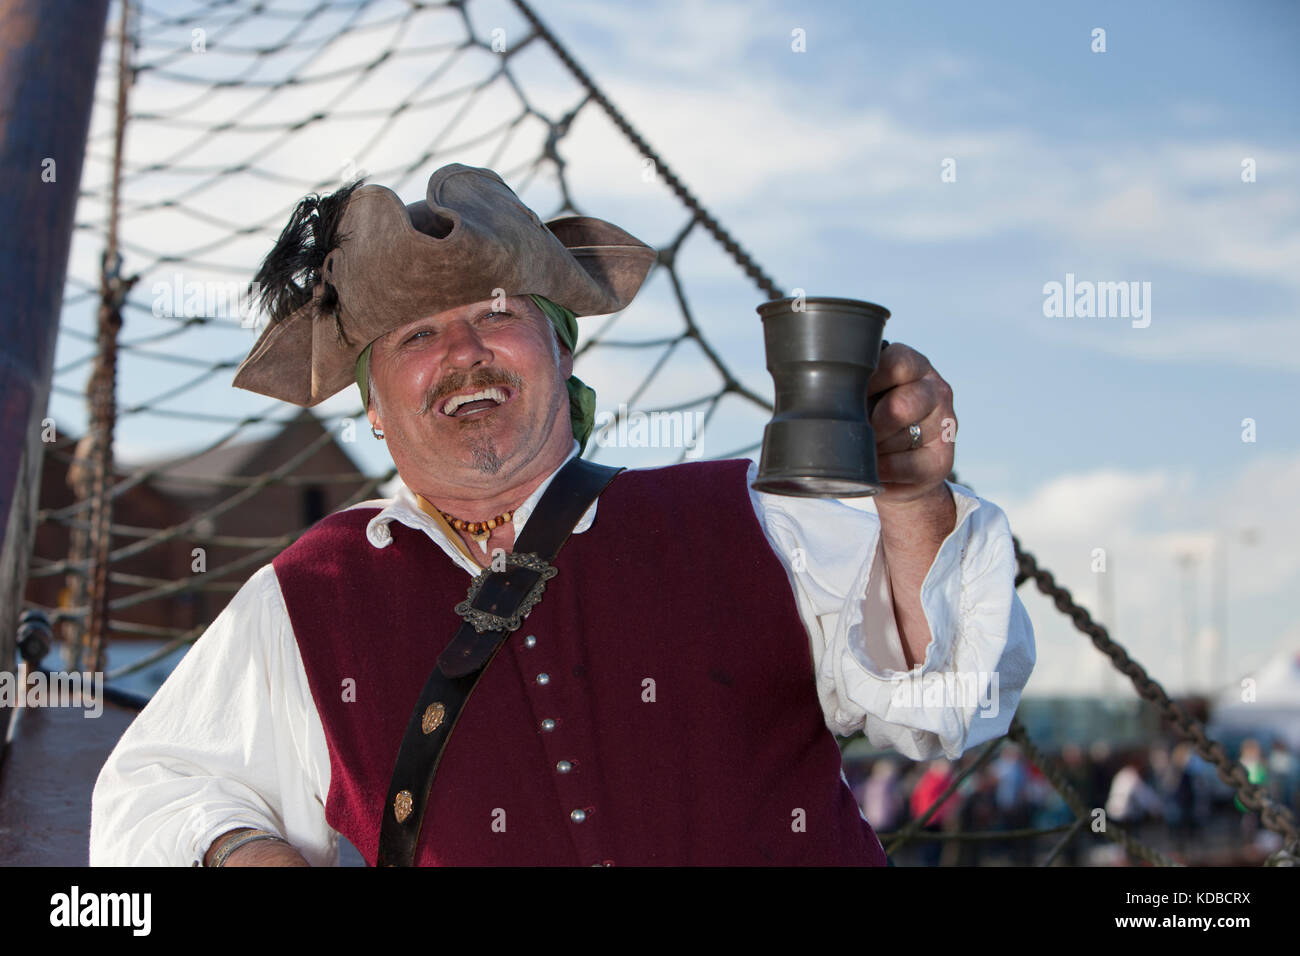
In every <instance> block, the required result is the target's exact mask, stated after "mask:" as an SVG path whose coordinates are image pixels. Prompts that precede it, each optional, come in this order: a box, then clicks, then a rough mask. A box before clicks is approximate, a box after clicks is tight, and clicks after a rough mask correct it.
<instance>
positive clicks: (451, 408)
mask: <svg viewBox="0 0 1300 956" xmlns="http://www.w3.org/2000/svg"><path fill="white" fill-rule="evenodd" d="M513 394H514V393H513V392H512V390H510V389H508V388H503V387H501V386H496V385H493V386H489V387H487V388H480V389H478V390H477V391H472V392H470V391H466V392H460V393H458V394H456V395H452V396H451V397H450V398H448V399H446V400H445V401H443V403H442V405H441V407H440V408H439V411H441V412H442V414H444V415H446V416H447V417H448V418H468V417H470V416H472V415H481V414H483V413H484V412H487V411H490V410H492V409H494V408H497V407H499V406H501V405H504V404H505V403H506V402H508V401H510V399H511V398H512V397H513Z"/></svg>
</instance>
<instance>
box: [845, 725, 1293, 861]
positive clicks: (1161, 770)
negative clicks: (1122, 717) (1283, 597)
mask: <svg viewBox="0 0 1300 956" xmlns="http://www.w3.org/2000/svg"><path fill="white" fill-rule="evenodd" d="M979 749H981V748H977V749H976V750H975V751H972V752H971V753H968V754H965V755H963V757H962V759H961V760H960V761H959V762H958V763H956V764H954V763H952V762H950V761H948V760H945V759H937V760H931V761H928V762H924V763H917V764H913V763H910V762H908V761H906V760H903V759H902V758H900V757H897V756H882V757H879V758H877V759H875V760H874V761H871V762H870V763H868V764H867V765H865V766H860V767H858V768H856V769H857V770H858V771H859V776H860V780H859V782H858V784H857V786H856V787H855V788H854V792H855V793H856V795H857V796H858V800H859V803H860V805H861V807H862V810H863V813H864V814H865V815H866V817H867V820H868V821H869V822H870V823H871V825H872V827H873V828H874V829H875V830H876V832H877V833H880V834H885V835H886V836H885V837H884V838H883V842H884V843H885V845H886V847H888V845H889V839H888V834H891V833H893V832H896V831H897V830H899V829H900V828H901V827H903V826H905V825H906V824H907V823H909V822H910V821H913V820H917V819H919V818H921V817H922V816H923V815H924V814H925V813H926V811H927V810H929V809H930V807H931V806H933V805H934V803H935V801H936V800H938V798H939V797H940V796H942V795H943V793H944V792H945V791H947V789H948V788H949V786H950V785H951V784H952V782H953V780H954V779H955V777H956V776H957V775H958V774H959V773H960V772H961V770H962V768H964V767H966V766H969V765H970V764H972V763H974V762H975V760H976V759H977V757H978V753H979ZM1228 752H1229V754H1230V755H1232V756H1235V757H1236V758H1237V759H1238V760H1239V761H1240V762H1241V764H1242V765H1243V766H1244V767H1245V769H1246V774H1247V778H1248V779H1249V780H1250V782H1251V783H1256V784H1260V785H1262V786H1264V787H1265V788H1266V789H1267V790H1268V792H1269V794H1270V795H1271V796H1272V798H1273V799H1274V800H1275V801H1277V802H1278V803H1279V804H1281V805H1283V806H1286V807H1289V808H1291V810H1292V811H1293V812H1296V813H1297V814H1298V815H1300V806H1298V805H1297V797H1298V796H1300V761H1297V759H1296V755H1295V754H1294V753H1292V751H1291V750H1290V749H1289V748H1288V747H1287V746H1286V744H1285V743H1284V742H1283V741H1281V740H1274V741H1270V742H1267V743H1265V742H1262V741H1261V740H1256V739H1246V740H1244V741H1242V742H1241V743H1240V745H1239V746H1238V747H1237V748H1236V750H1235V752H1234V751H1233V750H1232V749H1229V751H1228ZM1053 756H1054V757H1055V759H1056V760H1057V761H1058V763H1059V764H1060V765H1061V766H1062V767H1063V769H1064V772H1065V774H1066V776H1067V778H1068V779H1069V780H1070V782H1071V783H1072V784H1073V785H1074V788H1075V790H1076V791H1077V792H1078V793H1079V796H1080V798H1081V799H1082V800H1083V803H1084V805H1085V806H1086V807H1088V808H1089V819H1088V821H1087V822H1086V823H1085V825H1084V826H1085V829H1084V831H1083V832H1081V833H1078V834H1076V835H1075V836H1074V838H1073V839H1071V840H1070V842H1069V843H1068V844H1067V845H1066V847H1065V849H1064V850H1062V851H1061V853H1060V856H1059V861H1060V864H1063V865H1066V866H1079V865H1087V864H1088V863H1089V862H1090V861H1089V859H1088V858H1087V856H1086V854H1087V852H1088V850H1089V848H1090V847H1098V846H1101V847H1103V851H1104V850H1105V844H1104V841H1102V840H1101V839H1100V838H1099V837H1098V836H1097V834H1096V833H1095V832H1094V830H1095V827H1096V825H1097V824H1098V822H1103V823H1104V822H1109V821H1115V822H1119V823H1121V824H1123V825H1124V826H1125V828H1127V829H1128V830H1129V831H1130V832H1132V833H1133V834H1134V836H1136V837H1137V838H1138V839H1139V840H1141V841H1142V842H1143V843H1145V844H1147V845H1152V846H1154V847H1155V848H1156V849H1159V850H1160V851H1161V852H1163V853H1165V854H1167V855H1172V856H1174V857H1175V858H1177V859H1179V860H1182V861H1184V862H1196V861H1197V860H1198V859H1201V858H1203V857H1204V856H1205V855H1206V854H1208V853H1209V852H1210V851H1211V849H1212V844H1214V843H1215V841H1216V840H1217V841H1218V842H1219V843H1223V844H1225V845H1228V846H1227V849H1228V850H1230V849H1231V846H1230V845H1231V844H1234V843H1235V844H1237V845H1246V846H1249V845H1251V844H1252V843H1254V841H1255V840H1256V839H1257V838H1260V837H1267V836H1270V835H1269V834H1265V833H1261V830H1260V824H1259V816H1258V814H1255V813H1248V812H1246V810H1245V807H1244V806H1242V804H1241V803H1240V802H1239V801H1238V800H1237V798H1236V796H1235V794H1234V791H1233V789H1232V788H1231V787H1229V786H1228V785H1227V784H1225V783H1223V782H1222V781H1220V780H1219V778H1218V773H1217V771H1216V770H1215V768H1214V767H1213V765H1212V764H1210V763H1208V762H1207V761H1206V760H1204V759H1203V758H1202V757H1201V756H1200V755H1199V754H1198V753H1197V752H1196V750H1195V749H1194V748H1193V746H1192V745H1191V744H1190V743H1187V742H1185V741H1179V742H1173V741H1161V742H1159V743H1157V744H1155V745H1152V746H1150V747H1146V748H1140V749H1120V750H1112V749H1111V748H1110V747H1109V746H1107V745H1106V744H1105V743H1094V744H1092V745H1091V746H1090V747H1088V748H1087V749H1086V750H1085V749H1084V748H1083V747H1080V746H1078V745H1075V744H1068V745H1066V746H1065V747H1064V748H1062V750H1061V751H1060V752H1059V753H1056V754H1053ZM850 779H852V778H850ZM1074 821H1075V816H1074V814H1073V813H1072V812H1071V810H1070V808H1069V806H1068V805H1067V804H1066V802H1065V800H1064V799H1063V798H1062V797H1061V795H1060V794H1059V793H1057V791H1056V788H1055V787H1053V786H1052V784H1051V782H1050V781H1048V780H1047V778H1046V777H1044V776H1043V774H1042V772H1041V771H1040V770H1039V769H1038V768H1037V767H1035V766H1034V765H1033V764H1032V763H1030V762H1029V761H1028V760H1027V759H1026V758H1025V756H1024V755H1023V754H1022V753H1021V751H1020V748H1019V747H1017V746H1016V745H1015V744H1013V743H1011V742H1009V741H1008V742H1006V743H1004V744H1003V745H1002V747H1001V748H1000V750H999V752H998V755H997V757H996V758H995V759H994V760H993V761H992V762H991V763H989V764H987V765H985V766H984V767H983V768H982V769H980V770H979V771H977V772H975V773H973V774H970V775H968V776H967V777H966V778H965V779H964V780H962V782H961V784H960V785H959V786H958V788H957V790H956V791H955V792H954V793H952V794H951V795H950V796H949V797H948V798H947V799H946V800H944V802H943V804H942V805H941V806H940V807H939V808H938V809H937V810H935V812H934V813H933V814H931V815H930V817H929V819H928V821H927V823H926V824H925V826H924V827H923V829H924V830H925V831H926V832H928V833H932V834H943V833H954V832H957V831H960V832H964V833H990V832H1000V831H1007V833H1008V836H1007V838H1006V839H996V838H995V839H992V840H981V841H955V840H917V841H912V842H911V843H910V844H909V846H908V847H907V848H905V850H904V851H903V853H902V854H901V855H899V856H897V857H896V860H897V861H898V862H900V863H904V862H906V863H910V864H913V865H923V866H936V865H958V866H969V865H983V864H990V863H1003V864H1011V865H1017V866H1027V865H1034V864H1037V863H1040V862H1041V861H1042V860H1043V859H1044V858H1045V857H1046V855H1047V853H1048V852H1050V849H1051V848H1052V847H1055V846H1056V845H1057V844H1058V843H1059V842H1060V841H1061V840H1062V839H1063V838H1064V833H1065V831H1062V832H1060V833H1056V834H1046V835H1042V836H1038V837H1033V838H1016V837H1014V836H1013V835H1012V831H1017V830H1033V829H1046V828H1050V827H1057V826H1063V825H1069V824H1072V823H1074ZM1112 852H1114V851H1112ZM1121 859H1122V857H1121ZM1092 862H1096V861H1092Z"/></svg>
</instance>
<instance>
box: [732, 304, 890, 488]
mask: <svg viewBox="0 0 1300 956" xmlns="http://www.w3.org/2000/svg"><path fill="white" fill-rule="evenodd" d="M758 314H759V315H760V316H761V317H762V319H763V339H764V342H765V345H766V349H767V370H768V371H769V372H770V373H771V374H772V381H773V383H774V384H775V386H776V408H775V411H774V412H773V415H772V420H771V421H770V422H769V423H768V425H767V427H766V428H765V429H764V430H763V455H762V458H761V459H760V461H759V465H758V477H757V478H756V479H755V481H754V489H755V490H756V491H766V492H770V493H772V494H778V495H795V496H798V497H802V498H855V497H863V496H865V495H874V494H876V493H877V492H879V491H880V490H881V489H880V479H879V478H878V477H877V475H876V440H875V435H874V434H873V433H872V430H871V424H870V422H869V421H868V419H867V380H868V379H869V378H871V373H872V372H873V371H875V368H876V363H877V362H878V360H879V357H880V349H881V335H882V334H883V333H884V329H885V320H886V319H888V318H889V310H888V309H885V308H883V307H881V306H879V305H876V304H875V303H872V302H862V301H860V300H858V299H835V298H824V297H822V298H804V297H800V298H787V299H775V300H773V301H771V302H764V303H763V304H762V305H760V306H759V307H758Z"/></svg>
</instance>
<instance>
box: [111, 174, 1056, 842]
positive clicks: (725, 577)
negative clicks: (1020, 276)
mask: <svg viewBox="0 0 1300 956" xmlns="http://www.w3.org/2000/svg"><path fill="white" fill-rule="evenodd" d="M654 260H655V252H654V250H653V249H651V248H650V247H649V246H646V245H645V244H644V243H641V242H640V241H638V240H637V239H635V238H634V237H633V236H631V235H629V234H628V233H627V232H625V231H623V230H622V229H620V228H618V227H617V226H614V225H612V224H611V223H608V222H604V221H602V220H599V219H593V218H589V217H565V218H562V219H556V220H553V221H551V222H548V223H543V222H542V221H541V220H540V219H539V218H538V217H537V216H536V214H535V213H533V212H532V211H531V210H529V209H528V208H527V207H526V206H524V205H523V204H522V203H521V202H520V201H519V199H518V198H517V197H516V195H515V194H514V193H513V192H512V191H511V190H510V189H509V187H507V186H506V184H505V183H504V182H503V181H502V180H501V179H500V177H498V176H497V175H496V173H494V172H492V171H491V170H487V169H478V168H471V167H467V166H462V165H451V166H446V167H443V168H442V169H439V170H438V171H436V172H435V173H434V174H433V176H432V177H431V179H430V180H429V184H428V189H427V194H426V198H425V199H424V200H422V201H419V202H416V203H412V204H410V205H403V204H402V202H401V201H400V200H399V199H398V198H397V196H396V195H395V194H394V193H393V192H391V191H390V190H388V189H386V188H384V187H380V186H372V185H365V186H357V187H349V188H346V189H343V190H341V191H339V192H337V193H335V194H333V195H331V196H327V197H324V198H320V197H309V198H308V199H307V200H304V202H303V203H302V204H300V205H299V207H298V209H297V210H296V211H295V214H294V216H293V218H292V220H291V221H290V223H289V225H288V226H287V227H286V229H285V230H284V232H283V234H282V235H281V237H280V239H279V241H278V242H277V244H276V246H275V248H274V250H273V251H272V253H271V254H270V255H269V256H268V258H267V260H266V262H265V263H264V264H263V267H262V271H261V272H260V273H259V275H258V282H259V283H260V286H261V289H262V296H263V301H264V302H265V304H266V306H267V309H268V312H269V314H270V319H271V321H270V324H269V326H268V327H267V329H266V331H265V332H264V333H263V334H262V336H261V337H260V338H259V340H258V342H257V343H256V345H255V346H254V348H253V350H252V352H251V353H250V355H249V356H248V358H247V359H246V361H245V362H244V363H243V365H242V366H241V368H240V370H239V372H238V374H237V376H236V379H235V384H236V385H237V386H239V387H242V388H247V389H251V390H253V391H256V392H260V393H262V394H265V395H270V396H274V397H277V398H280V399H283V400H285V401H288V402H292V403H294V404H297V405H303V406H312V405H315V404H317V403H319V402H321V401H323V400H324V399H326V398H328V397H330V396H331V395H334V394H336V393H337V392H339V391H341V390H342V389H344V388H345V387H347V386H348V385H349V384H350V383H351V382H353V381H356V383H357V384H358V386H359V387H360V389H361V392H362V395H363V398H364V399H365V402H366V407H367V410H368V411H367V414H368V416H369V419H370V422H371V425H372V428H373V432H374V434H375V436H376V437H377V438H379V439H381V440H383V441H384V442H386V443H387V446H388V449H389V451H390V453H391V454H392V457H393V461H394V462H395V464H396V466H397V470H398V473H399V476H400V478H401V480H402V484H401V486H400V487H399V488H398V490H397V493H396V495H395V497H393V498H392V499H386V500H380V501H370V502H365V503H363V504H360V505H356V506H354V507H352V508H348V509H345V510H343V511H340V512H337V513H335V514H333V515H330V516H328V517H326V518H325V519H323V520H322V521H320V522H319V523H317V524H316V525H315V526H314V527H313V528H312V529H311V530H310V531H308V532H307V533H306V534H305V535H304V536H303V537H302V538H301V539H299V540H298V541H297V542H296V543H295V544H294V545H292V546H291V547H289V548H288V549H286V550H285V551H284V552H283V553H282V554H281V555H280V556H279V557H277V558H276V559H275V560H274V561H273V562H272V563H271V564H270V565H267V566H266V567H263V568H262V569H260V570H259V571H258V572H257V573H255V574H254V575H253V576H252V577H251V578H250V579H249V581H248V582H247V583H246V584H245V585H244V587H243V588H242V589H241V590H240V592H239V593H238V594H237V595H236V596H235V598H234V599H233V600H232V601H231V603H230V605H229V606H228V607H227V608H226V609H225V610H224V611H223V612H222V614H221V615H220V616H219V617H218V619H217V620H216V621H215V622H214V623H213V624H212V626H211V627H210V628H209V629H208V631H207V632H206V633H205V634H204V636H203V637H202V638H200V639H199V641H198V642H197V643H196V644H195V646H194V647H193V649H192V650H191V651H190V652H189V653H188V654H187V655H186V657H185V659H184V660H183V661H182V662H181V664H180V665H179V666H178V667H177V669H176V671H175V673H174V674H173V675H172V677H171V678H170V679H169V680H168V682H167V683H166V684H165V685H164V686H163V688H162V689H161V690H160V691H159V692H158V694H157V695H156V696H155V698H154V699H153V701H152V702H151V703H150V705H149V706H148V707H147V708H146V709H145V710H144V711H143V712H142V713H141V714H140V716H139V717H138V718H137V719H136V721H135V722H134V724H133V725H132V726H131V727H130V729H129V730H128V731H127V732H126V733H125V734H124V735H123V737H122V739H121V741H120V742H119V744H118V746H117V748H116V749H115V750H114V752H113V754H112V756H111V757H110V758H109V761H108V763H107V764H106V766H105V767H104V769H103V771H102V773H101V774H100V778H99V781H98V783H97V786H96V789H95V796H94V803H93V812H92V827H91V862H92V863H93V864H159V863H162V864H173V865H174V864H180V865H191V864H193V865H200V864H202V865H209V866H213V865H229V866H234V865H254V866H256V865H299V866H302V865H333V864H335V863H336V862H337V859H338V840H337V836H338V834H342V835H344V836H346V837H347V838H348V839H349V840H350V841H351V842H352V843H353V844H354V845H355V846H356V847H357V848H358V849H359V850H360V852H361V854H362V856H363V857H364V858H365V860H366V862H367V863H368V864H371V865H376V864H378V865H411V864H415V865H438V864H451V865H458V864H459V865H465V864H469V865H473V864H487V865H492V864H502V865H578V864H581V865H593V864H617V865H655V864H669V865H673V864H677V865H682V864H685V865H695V864H705V865H707V864H735V865H763V864H865V865H883V864H885V863H886V862H887V861H886V858H885V854H884V852H883V850H882V848H881V845H880V842H879V841H878V840H877V839H876V836H875V834H874V832H873V831H872V829H871V827H870V825H869V823H868V822H867V821H866V820H864V819H863V817H862V815H861V813H860V811H859V809H858V806H857V804H856V802H855V800H854V798H853V796H852V794H851V792H850V790H849V787H848V785H847V783H846V781H845V779H844V777H843V774H842V771H841V768H840V753H839V748H838V746H837V742H836V740H835V736H834V734H842V735H847V734H850V733H853V732H854V731H857V730H864V731H865V733H866V735H867V737H868V738H869V739H870V741H871V742H872V743H874V744H876V745H879V746H891V747H894V748H896V749H897V750H899V751H900V752H901V753H903V754H905V755H907V756H909V757H912V758H914V759H924V758H929V757H932V756H935V755H938V754H940V753H942V754H946V755H947V756H949V757H956V756H958V755H959V754H960V753H962V752H963V751H965V750H966V749H968V748H970V747H972V746H974V745H975V744H977V743H980V742H982V741H985V740H989V739H992V738H994V737H997V736H1000V735H1001V734H1003V733H1005V732H1006V729H1007V727H1008V724H1009V722H1010V720H1011V716H1012V714H1013V713H1014V711H1015V707H1016V704H1017V703H1018V701H1019V697H1020V692H1021V689H1022V688H1023V686H1024V684H1025V681H1026V680H1027V678H1028V675H1029V672H1030V670H1031V669H1032V667H1033V663H1034V646H1033V633H1032V628H1031V625H1030V623H1029V620H1028V617H1027V615H1026V613H1025V610H1024V608H1023V606H1022V605H1021V604H1020V601H1019V599H1018V597H1017V596H1016V594H1015V589H1014V574H1015V564H1014V556H1013V549H1012V542H1011V537H1010V531H1009V529H1008V527H1007V522H1006V518H1005V516H1004V515H1003V513H1002V512H1001V511H1000V510H999V509H998V508H997V506H996V505H993V504H992V503H990V502H988V501H985V500H983V499H980V498H977V497H976V496H975V495H973V494H972V493H971V492H970V491H969V490H968V489H965V488H962V487H960V486H957V485H954V484H951V483H949V482H947V481H946V480H945V476H946V475H947V474H948V472H949V470H950V468H951V466H952V460H953V445H952V442H951V441H950V440H947V441H945V440H944V436H943V435H942V434H941V430H942V429H943V427H944V419H945V418H950V419H955V415H954V413H953V408H952V393H951V390H950V389H949V387H948V386H947V384H946V383H945V382H944V381H943V380H942V379H941V378H940V377H939V376H938V374H937V373H936V372H935V371H934V370H933V369H932V368H931V367H930V365H929V363H928V362H927V361H926V359H925V358H924V357H923V356H922V355H920V354H919V353H917V352H916V351H914V350H912V349H910V348H908V347H906V346H904V345H900V344H897V343H894V344H891V345H890V346H889V347H888V348H887V349H885V350H884V351H883V352H882V353H881V361H880V365H879V368H878V369H877V371H876V372H875V374H874V376H873V377H872V379H871V382H870V385H869V387H868V393H869V397H870V398H872V399H873V400H874V405H875V407H874V411H873V413H872V424H873V426H874V428H875V433H876V438H877V452H878V454H879V461H880V469H881V478H882V480H883V481H884V482H885V490H884V491H883V492H882V493H881V494H880V495H878V496H876V497H875V498H874V499H872V501H871V502H870V505H869V507H867V508H866V509H858V508H852V507H849V506H847V505H845V504H843V503H841V502H837V501H829V500H821V499H802V498H788V497H776V496H771V495H766V494H760V493H757V492H754V491H752V490H751V488H750V482H751V481H752V479H753V477H754V466H753V465H752V463H750V462H748V461H709V462H693V463H686V464H681V465H676V466H673V467H669V468H657V469H642V470H630V471H629V470H623V471H621V472H619V471H617V470H615V469H603V468H601V467H599V466H595V465H593V464H591V463H589V462H586V461H584V460H583V459H582V458H581V451H582V449H583V447H584V445H585V444H586V442H587V439H588V437H589V435H590V433H591V428H592V420H593V414H594V407H595V400H594V395H593V393H592V391H591V389H589V388H587V387H586V386H585V385H583V384H582V383H581V382H580V381H579V380H578V379H577V378H575V377H573V375H572V370H573V369H572V367H573V354H572V353H573V350H574V346H575V343H576V339H577V324H576V321H575V318H574V317H575V315H601V314H607V313H612V312H616V311H618V310H620V309H622V308H624V307H625V306H626V305H627V304H628V303H629V302H630V301H631V300H632V298H633V296H634V295H635V294H636V292H637V290H638V288H639V287H640V285H641V283H642V281H643V280H644V278H645V276H646V274H647V272H648V271H649V269H650V267H651V266H652V264H653V263H654ZM471 582H473V587H472V588H471V587H470V586H471ZM467 589H469V591H468V593H467ZM945 677H946V678H953V677H962V678H965V680H963V681H954V680H949V681H948V682H947V685H946V686H947V689H948V694H947V695H939V696H937V697H936V695H934V694H931V693H930V690H932V689H933V687H934V686H935V684H936V682H938V683H940V684H943V679H944V678H945ZM970 677H976V678H977V680H978V681H979V694H978V696H976V695H969V694H967V695H957V696H956V697H954V695H953V694H952V693H951V690H952V688H953V687H958V686H969V683H970V681H969V678H970Z"/></svg>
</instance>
